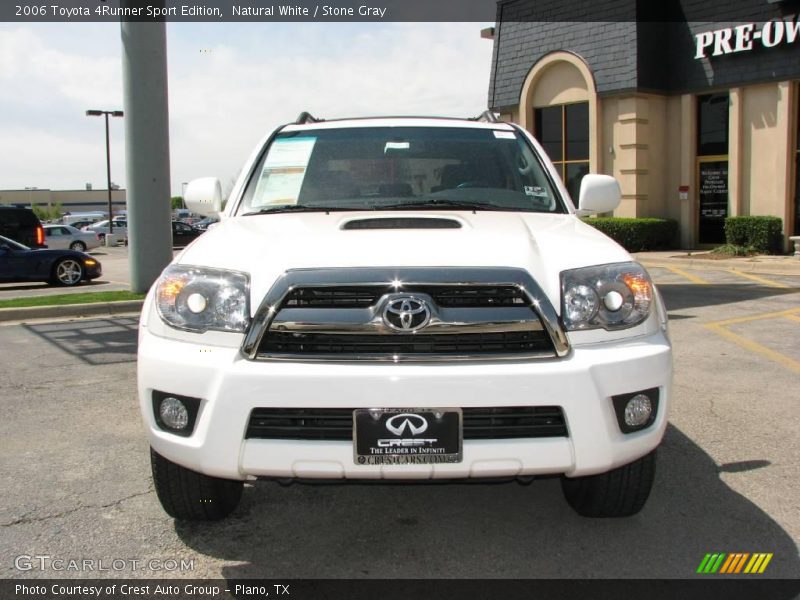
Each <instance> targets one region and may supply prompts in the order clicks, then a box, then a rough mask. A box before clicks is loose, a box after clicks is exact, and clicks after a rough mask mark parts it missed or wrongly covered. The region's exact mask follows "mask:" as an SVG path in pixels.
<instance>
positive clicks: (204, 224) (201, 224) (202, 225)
mask: <svg viewBox="0 0 800 600" xmlns="http://www.w3.org/2000/svg"><path fill="white" fill-rule="evenodd" d="M214 223H219V219H218V218H217V217H206V218H205V219H200V220H199V221H198V222H197V223H192V226H193V227H195V228H197V229H199V230H200V231H206V230H208V227H209V226H210V225H213V224H214Z"/></svg>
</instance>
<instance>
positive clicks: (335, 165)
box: [138, 113, 672, 519]
mask: <svg viewBox="0 0 800 600" xmlns="http://www.w3.org/2000/svg"><path fill="white" fill-rule="evenodd" d="M186 196H187V204H188V205H189V208H191V209H192V210H193V211H194V212H197V213H203V214H211V213H216V212H219V211H220V209H221V191H220V184H219V181H218V180H217V179H214V178H206V179H200V180H196V181H194V182H192V183H190V184H189V186H188V189H187V192H186ZM619 200H620V190H619V186H618V184H617V182H616V181H615V180H614V179H613V178H611V177H608V176H605V175H586V176H585V177H584V178H583V180H582V182H581V187H580V194H579V203H578V208H577V209H576V208H575V207H574V205H573V204H572V201H571V200H570V197H569V194H568V193H567V190H566V189H565V187H564V185H563V184H562V182H561V180H560V178H559V175H558V173H557V172H556V170H555V168H554V167H553V165H552V164H551V163H550V161H549V160H548V159H547V157H546V155H545V153H544V151H543V150H542V148H541V146H539V144H538V143H537V142H536V140H535V139H534V138H533V137H532V136H531V135H530V134H529V133H528V132H526V131H525V130H523V129H521V128H520V127H517V126H516V125H513V124H508V123H501V122H497V121H496V120H495V119H494V117H493V115H491V114H486V113H484V115H483V116H482V118H479V119H472V120H467V119H463V120H462V119H436V118H373V119H346V120H335V121H320V120H317V119H314V118H313V117H311V116H310V115H308V114H307V113H303V114H302V115H301V117H300V118H298V120H297V122H296V123H293V124H290V125H286V126H283V127H280V128H278V129H277V130H276V131H275V132H273V133H272V134H271V135H270V136H269V137H268V138H267V139H266V140H265V141H264V142H263V143H262V144H260V145H259V147H258V148H257V150H256V151H255V152H254V153H253V155H252V156H251V157H250V159H249V160H248V162H247V164H246V165H245V167H244V169H243V171H242V174H241V176H240V178H239V180H238V182H237V183H236V185H235V186H234V189H233V191H232V193H231V195H230V198H229V200H228V203H227V206H226V208H225V210H224V213H223V214H222V215H221V216H222V221H221V223H220V224H219V225H217V226H215V227H214V228H212V229H210V230H209V231H208V232H207V233H205V234H204V235H203V236H201V237H200V238H198V239H197V240H196V241H195V242H193V243H192V244H191V245H190V246H189V247H187V248H186V249H185V250H184V251H183V252H181V253H180V255H178V256H177V257H176V258H175V260H174V261H173V263H172V264H171V265H169V266H168V267H167V268H166V269H165V270H164V272H163V274H162V275H161V277H160V279H159V280H158V282H157V283H156V285H154V286H153V288H152V289H151V291H150V293H149V295H148V297H147V300H146V301H145V306H144V309H143V311H142V315H141V327H140V338H139V367H138V389H139V398H140V404H141V411H142V415H143V417H144V421H145V423H146V427H147V430H148V434H149V440H150V445H151V448H152V452H151V457H152V468H153V478H154V480H155V487H156V491H157V493H158V497H159V499H160V501H161V503H162V505H163V507H164V509H165V510H166V511H167V513H169V514H170V515H171V516H173V517H175V518H179V519H219V518H222V517H225V516H226V515H228V514H229V513H230V512H231V511H232V510H234V509H235V507H236V505H237V503H238V502H239V499H240V497H241V494H242V488H243V482H245V481H248V480H252V479H255V478H278V479H303V480H320V479H326V480H343V481H344V480H376V479H383V480H391V481H403V480H405V481H409V480H415V481H418V480H433V479H437V480H438V479H446V480H463V479H466V478H479V479H482V478H509V479H514V478H529V477H531V476H535V475H544V474H550V475H561V476H562V477H561V481H562V487H563V491H564V495H565V497H566V499H567V502H568V503H569V504H570V505H571V506H572V507H573V508H574V509H575V510H576V511H577V512H578V513H580V514H581V515H585V516H592V517H619V516H627V515H632V514H634V513H636V512H638V511H639V510H640V509H641V508H642V506H643V505H644V503H645V501H646V500H647V497H648V494H649V492H650V488H651V486H652V482H653V476H654V469H655V450H656V447H657V446H658V445H659V443H660V442H661V439H662V436H663V434H664V430H665V427H666V424H667V412H668V408H669V398H670V387H671V377H672V358H671V345H670V341H669V337H668V331H667V316H666V312H665V309H664V305H663V303H662V301H661V298H660V296H659V294H658V291H657V290H656V288H655V287H654V286H653V283H652V282H651V281H650V277H649V276H648V274H647V272H646V271H645V270H644V268H642V267H641V265H639V264H637V263H636V262H634V261H633V260H632V259H631V257H630V255H629V254H627V253H626V252H625V251H624V250H623V249H622V248H621V247H620V246H618V245H617V244H616V243H614V242H613V241H611V240H610V239H608V238H607V237H605V236H604V235H602V234H601V233H599V232H598V231H596V230H595V229H594V228H592V227H591V226H589V225H587V224H585V223H583V222H582V221H581V220H580V218H579V217H580V216H581V215H587V214H591V213H603V212H609V211H612V210H613V209H614V208H615V207H616V206H617V204H618V203H619Z"/></svg>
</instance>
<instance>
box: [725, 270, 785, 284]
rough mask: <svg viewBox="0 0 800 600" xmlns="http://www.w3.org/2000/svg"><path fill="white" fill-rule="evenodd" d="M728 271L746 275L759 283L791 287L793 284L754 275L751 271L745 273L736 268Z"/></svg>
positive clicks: (742, 275) (741, 275) (740, 275)
mask: <svg viewBox="0 0 800 600" xmlns="http://www.w3.org/2000/svg"><path fill="white" fill-rule="evenodd" d="M727 272H728V273H733V274H734V275H738V276H739V277H744V278H746V279H750V280H752V281H756V282H758V283H763V284H764V285H768V286H769V287H774V288H790V287H792V286H790V285H786V284H785V283H780V282H779V281H772V279H765V278H764V277H759V276H758V275H753V274H751V273H745V272H743V271H737V270H736V269H727Z"/></svg>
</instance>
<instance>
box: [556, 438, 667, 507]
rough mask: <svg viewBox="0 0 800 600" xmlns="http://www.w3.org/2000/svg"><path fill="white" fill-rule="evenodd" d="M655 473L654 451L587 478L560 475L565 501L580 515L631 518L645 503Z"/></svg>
mask: <svg viewBox="0 0 800 600" xmlns="http://www.w3.org/2000/svg"><path fill="white" fill-rule="evenodd" d="M655 473H656V451H655V450H653V451H652V452H651V453H650V454H647V455H645V456H643V457H642V458H640V459H639V460H635V461H634V462H632V463H630V464H627V465H623V466H621V467H619V468H617V469H614V470H613V471H609V472H608V473H601V474H599V475H589V476H587V477H574V478H568V477H562V478H561V489H562V491H563V492H564V497H565V498H566V500H567V503H569V505H570V506H571V507H572V508H573V509H574V510H575V512H577V513H578V514H579V515H581V516H583V517H600V518H603V517H606V518H607V517H630V516H631V515H635V514H636V513H638V512H639V511H640V510H642V508H643V507H644V505H645V502H647V498H648V496H650V490H651V489H652V487H653V478H654V477H655Z"/></svg>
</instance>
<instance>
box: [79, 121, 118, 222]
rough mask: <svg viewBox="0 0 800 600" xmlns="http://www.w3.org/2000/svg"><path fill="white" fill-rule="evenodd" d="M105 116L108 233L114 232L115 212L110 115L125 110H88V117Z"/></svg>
mask: <svg viewBox="0 0 800 600" xmlns="http://www.w3.org/2000/svg"><path fill="white" fill-rule="evenodd" d="M101 115H103V116H105V118H106V178H107V184H106V187H107V188H108V233H109V234H112V233H114V220H113V218H114V214H113V209H112V208H111V146H110V144H109V141H108V115H111V116H112V117H121V116H123V112H122V111H121V110H87V111H86V116H87V117H99V116H101Z"/></svg>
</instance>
